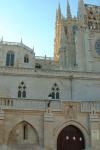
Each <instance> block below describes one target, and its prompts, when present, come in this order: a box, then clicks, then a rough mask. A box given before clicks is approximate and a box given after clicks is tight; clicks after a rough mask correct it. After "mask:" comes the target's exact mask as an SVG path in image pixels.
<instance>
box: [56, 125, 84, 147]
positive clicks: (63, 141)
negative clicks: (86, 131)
mask: <svg viewBox="0 0 100 150" xmlns="http://www.w3.org/2000/svg"><path fill="white" fill-rule="evenodd" d="M83 149H85V141H84V136H83V134H82V132H81V131H80V130H79V129H78V128H77V127H75V126H73V125H69V126H67V127H65V128H64V129H63V130H62V131H61V132H60V134H59V135H58V139H57V150H83Z"/></svg>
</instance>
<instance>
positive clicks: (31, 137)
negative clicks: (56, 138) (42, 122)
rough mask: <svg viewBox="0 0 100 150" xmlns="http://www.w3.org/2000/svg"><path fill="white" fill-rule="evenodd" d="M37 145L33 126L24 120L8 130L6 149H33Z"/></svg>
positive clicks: (36, 135) (36, 136)
mask: <svg viewBox="0 0 100 150" xmlns="http://www.w3.org/2000/svg"><path fill="white" fill-rule="evenodd" d="M37 146H39V138H38V134H37V132H36V130H35V128H34V127H33V126H32V125H31V124H29V123H28V122H26V121H22V122H20V123H19V124H17V125H16V126H15V127H14V128H13V129H12V130H11V132H10V134H9V138H8V149H7V150H33V149H36V147H37Z"/></svg>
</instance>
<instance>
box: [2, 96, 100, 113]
mask: <svg viewBox="0 0 100 150" xmlns="http://www.w3.org/2000/svg"><path fill="white" fill-rule="evenodd" d="M48 102H50V105H49V107H50V109H51V111H62V109H63V108H62V106H63V104H65V103H66V104H67V103H71V104H72V103H73V104H74V103H77V104H79V105H80V111H81V112H93V113H95V112H100V101H79V100H77V101H71V100H68V101H67V100H64V101H61V100H49V99H44V100H41V99H16V98H0V107H1V108H2V109H18V110H40V111H45V110H46V109H47V108H48Z"/></svg>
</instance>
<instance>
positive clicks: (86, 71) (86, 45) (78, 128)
mask: <svg viewBox="0 0 100 150" xmlns="http://www.w3.org/2000/svg"><path fill="white" fill-rule="evenodd" d="M66 5H67V8H66V16H65V17H64V16H63V15H62V12H61V8H60V5H59V6H58V8H57V10H56V21H55V40H54V57H53V59H52V58H49V57H46V56H45V57H39V56H38V57H37V56H35V52H34V49H31V48H29V47H28V46H26V45H25V44H23V42H22V41H21V42H20V43H17V42H6V41H3V40H1V41H0V150H100V6H96V5H92V4H85V3H84V1H83V0H78V13H77V17H72V15H71V10H70V5H69V1H68V0H67V4H66Z"/></svg>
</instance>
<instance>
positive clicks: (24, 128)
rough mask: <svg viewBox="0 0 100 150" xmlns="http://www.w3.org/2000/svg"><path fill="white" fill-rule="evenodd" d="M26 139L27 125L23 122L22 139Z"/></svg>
mask: <svg viewBox="0 0 100 150" xmlns="http://www.w3.org/2000/svg"><path fill="white" fill-rule="evenodd" d="M27 139H28V125H27V124H23V140H27Z"/></svg>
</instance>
